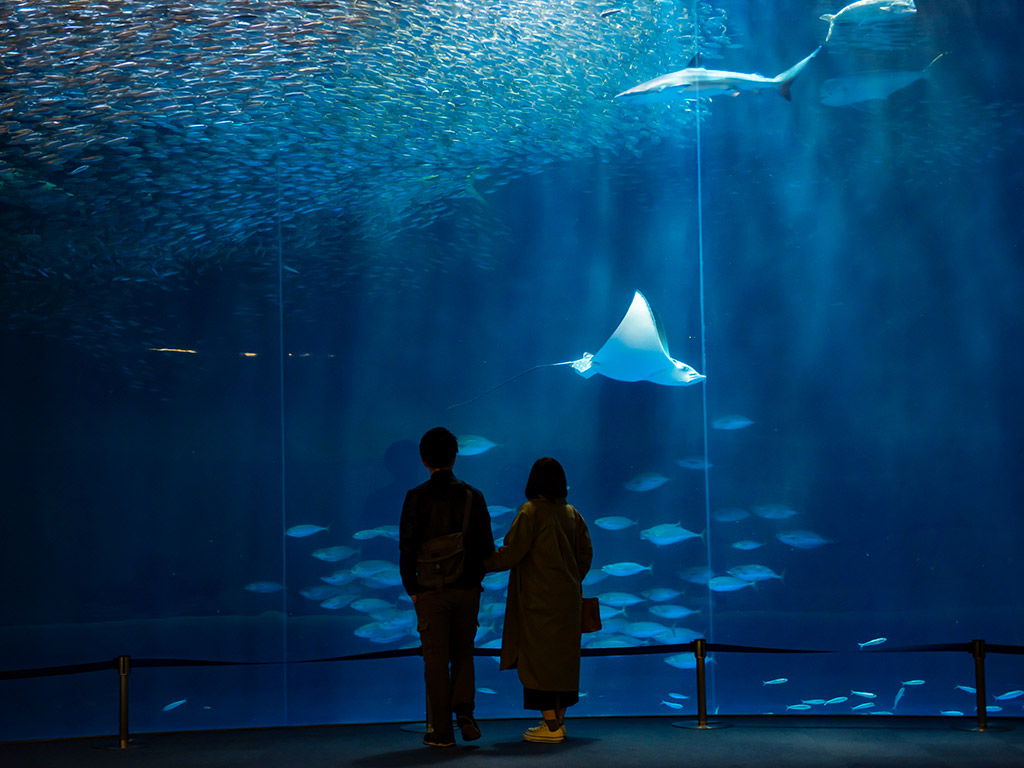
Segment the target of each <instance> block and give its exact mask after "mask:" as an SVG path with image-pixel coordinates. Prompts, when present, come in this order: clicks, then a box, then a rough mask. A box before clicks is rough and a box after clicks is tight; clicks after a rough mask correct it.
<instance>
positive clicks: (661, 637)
mask: <svg viewBox="0 0 1024 768" xmlns="http://www.w3.org/2000/svg"><path fill="white" fill-rule="evenodd" d="M651 637H652V638H653V639H654V640H655V641H656V642H659V643H661V644H662V645H681V644H683V643H692V642H693V641H694V640H696V639H697V638H698V637H704V635H702V634H701V633H700V632H698V631H697V630H695V629H690V628H689V627H672V628H671V629H670V628H668V627H665V628H664V629H663V630H662V631H661V632H657V633H655V634H654V635H652V636H651Z"/></svg>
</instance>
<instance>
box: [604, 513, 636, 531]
mask: <svg viewBox="0 0 1024 768" xmlns="http://www.w3.org/2000/svg"><path fill="white" fill-rule="evenodd" d="M638 522H639V520H630V519H629V518H628V517H618V516H612V517H599V518H597V520H595V521H594V525H596V526H597V527H598V528H604V530H606V531H621V530H623V529H625V528H629V527H630V526H633V525H636V524H637V523H638Z"/></svg>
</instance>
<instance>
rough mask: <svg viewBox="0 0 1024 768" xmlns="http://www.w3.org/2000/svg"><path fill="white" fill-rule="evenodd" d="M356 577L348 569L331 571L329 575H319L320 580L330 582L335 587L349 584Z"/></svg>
mask: <svg viewBox="0 0 1024 768" xmlns="http://www.w3.org/2000/svg"><path fill="white" fill-rule="evenodd" d="M357 578H358V577H357V576H356V575H355V574H354V573H352V571H349V570H345V569H342V570H339V571H335V572H334V573H332V574H331V575H330V576H321V577H320V581H323V582H326V583H327V584H331V585H333V586H335V587H343V586H345V585H346V584H351V583H352V582H353V581H355V580H356V579H357Z"/></svg>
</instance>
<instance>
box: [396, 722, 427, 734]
mask: <svg viewBox="0 0 1024 768" xmlns="http://www.w3.org/2000/svg"><path fill="white" fill-rule="evenodd" d="M399 730H400V731H405V732H406V733H431V732H432V731H433V730H434V729H433V728H431V727H430V726H428V725H427V724H426V723H406V724H405V725H403V726H401V727H400V728H399Z"/></svg>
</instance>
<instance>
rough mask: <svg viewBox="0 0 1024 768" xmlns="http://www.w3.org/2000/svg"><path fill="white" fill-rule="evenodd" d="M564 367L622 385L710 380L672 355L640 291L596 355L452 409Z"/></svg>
mask: <svg viewBox="0 0 1024 768" xmlns="http://www.w3.org/2000/svg"><path fill="white" fill-rule="evenodd" d="M560 365H569V366H572V369H573V370H574V371H576V372H577V373H578V374H579V375H580V376H582V377H583V378H585V379H589V378H590V377H591V376H593V375H594V374H596V373H599V374H601V375H602V376H607V377H608V378H609V379H616V380H618V381H630V382H633V381H650V382H652V383H654V384H661V385H664V386H667V387H687V386H690V385H691V384H697V383H699V382H701V381H703V380H704V379H705V378H706V377H705V376H704V375H703V374H700V373H698V372H697V371H696V370H695V369H694V368H693V367H692V366H689V365H687V364H686V363H683V362H681V361H679V360H676V359H675V358H674V357H672V356H671V355H670V354H669V352H668V342H667V341H666V339H665V329H664V328H663V327H662V325H661V322H660V321H659V320H658V316H657V315H655V314H654V310H652V309H651V305H650V304H649V303H648V302H647V298H646V297H645V296H644V295H643V294H642V293H640V291H636V292H635V293H634V294H633V301H632V303H631V304H630V305H629V309H628V310H626V314H625V316H624V317H623V318H622V321H621V322H620V323H619V325H618V327H617V328H616V329H615V332H614V333H612V335H611V336H610V337H609V338H608V340H607V341H606V342H605V343H604V344H603V345H602V346H601V348H600V349H599V350H597V352H595V353H594V354H590V353H589V352H587V353H585V354H584V355H583V357H581V358H580V359H578V360H566V361H565V362H561V363H542V364H541V365H535V366H533V367H532V368H528V369H526V370H525V371H522V372H521V373H517V374H516V375H515V376H513V377H511V378H509V379H505V381H503V382H501V383H500V384H497V385H496V386H493V387H491V388H490V389H488V390H487V391H486V392H483V393H481V394H479V395H477V396H476V397H474V398H472V399H470V400H466V401H464V402H461V403H455V404H454V405H450V406H448V407H449V408H458V407H459V406H463V405H468V404H469V403H472V402H474V401H476V400H479V399H480V398H481V397H483V396H484V395H487V394H490V393H491V392H493V391H494V390H496V389H498V387H502V386H504V385H505V384H508V383H509V382H510V381H514V380H515V379H518V378H519V377H520V376H524V375H526V374H527V373H529V372H530V371H535V370H537V369H538V368H553V367H556V366H560Z"/></svg>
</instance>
